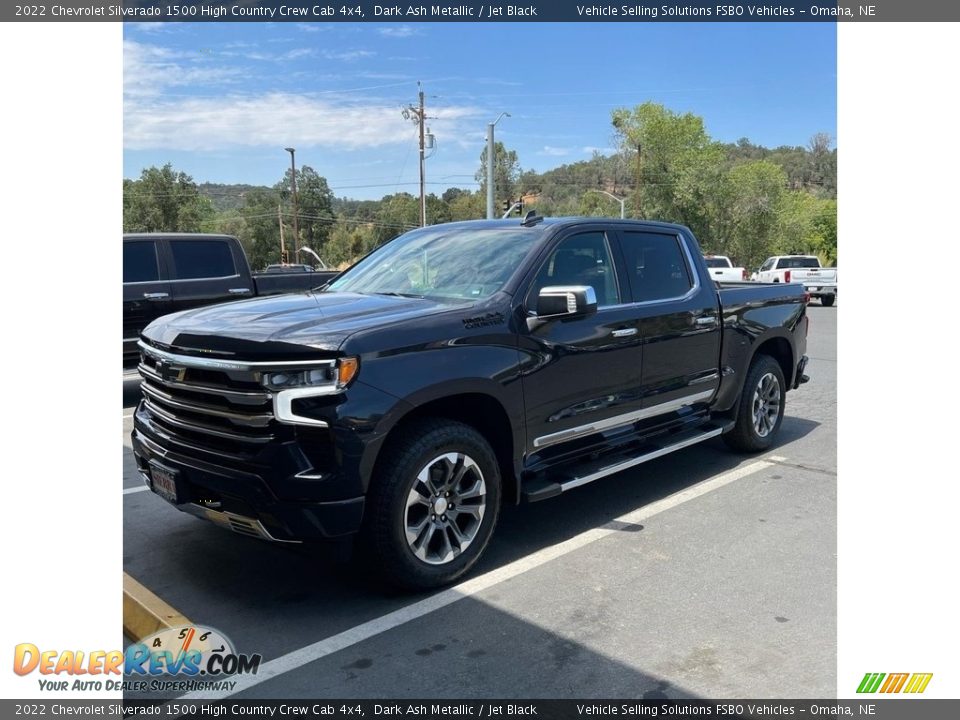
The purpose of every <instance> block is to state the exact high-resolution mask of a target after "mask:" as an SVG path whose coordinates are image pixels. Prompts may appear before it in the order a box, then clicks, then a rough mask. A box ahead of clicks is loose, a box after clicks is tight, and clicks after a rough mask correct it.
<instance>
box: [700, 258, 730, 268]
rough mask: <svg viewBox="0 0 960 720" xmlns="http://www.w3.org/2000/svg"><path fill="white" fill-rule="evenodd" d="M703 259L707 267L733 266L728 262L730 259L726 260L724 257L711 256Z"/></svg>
mask: <svg viewBox="0 0 960 720" xmlns="http://www.w3.org/2000/svg"><path fill="white" fill-rule="evenodd" d="M703 261H704V262H705V263H706V264H707V267H708V268H728V267H733V265H731V264H730V261H729V260H727V259H726V258H720V257H711V258H704V259H703Z"/></svg>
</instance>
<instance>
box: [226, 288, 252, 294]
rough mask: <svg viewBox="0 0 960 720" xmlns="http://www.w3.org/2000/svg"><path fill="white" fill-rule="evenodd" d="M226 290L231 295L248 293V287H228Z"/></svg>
mask: <svg viewBox="0 0 960 720" xmlns="http://www.w3.org/2000/svg"><path fill="white" fill-rule="evenodd" d="M227 292H228V293H230V294H231V295H249V294H250V288H230V289H229V290H227Z"/></svg>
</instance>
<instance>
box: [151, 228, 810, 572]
mask: <svg viewBox="0 0 960 720" xmlns="http://www.w3.org/2000/svg"><path fill="white" fill-rule="evenodd" d="M806 333H807V315H806V296H805V292H804V289H803V287H802V286H800V285H788V284H778V285H758V284H754V283H744V284H732V285H730V286H726V285H723V286H720V285H717V284H716V283H714V281H713V280H712V279H711V277H710V274H709V272H708V270H707V267H706V265H705V264H704V261H703V257H702V255H701V253H700V249H699V247H698V245H697V242H696V240H695V239H694V237H693V235H692V234H691V233H690V231H689V230H687V229H686V228H684V227H681V226H677V225H667V224H661V223H653V222H642V221H617V220H598V219H589V218H577V219H555V220H543V218H538V217H529V216H528V218H527V219H525V220H524V221H522V222H521V221H520V220H499V221H473V222H464V223H452V224H447V225H436V226H433V227H426V228H421V229H417V230H413V231H411V232H408V233H406V234H405V235H402V236H400V237H399V238H397V239H395V240H393V241H392V242H390V243H388V244H386V245H384V246H382V247H380V248H379V249H377V250H376V251H374V252H373V253H372V254H370V255H368V256H367V257H366V258H364V259H363V260H361V261H360V262H359V263H357V264H356V265H355V266H353V267H352V268H351V269H349V270H347V271H346V272H344V273H343V274H342V275H341V276H340V277H338V278H337V279H336V280H335V281H334V282H332V283H331V284H330V285H329V286H328V287H327V288H325V289H324V290H322V291H314V292H305V293H301V294H291V295H282V296H277V297H271V298H263V299H257V300H246V301H240V302H235V303H229V304H226V305H220V306H216V307H210V308H201V309H196V310H189V311H186V312H181V313H177V314H174V315H170V316H167V317H164V318H161V319H159V320H157V321H155V322H154V323H152V324H151V325H150V326H149V327H147V328H146V329H145V330H144V332H143V334H142V338H141V341H140V351H141V363H140V372H141V374H142V375H143V382H142V385H141V387H142V389H143V394H144V397H143V399H142V401H141V402H140V405H139V406H138V407H137V410H136V413H135V416H134V431H133V448H134V453H135V456H136V461H137V464H138V467H139V470H140V473H141V475H142V476H143V479H144V481H145V482H146V483H148V484H149V485H150V487H151V488H152V489H153V490H154V491H155V492H156V493H157V494H159V495H161V496H162V497H164V498H165V499H167V500H168V501H170V502H171V503H173V504H174V505H176V506H177V507H178V508H179V509H181V510H184V511H187V512H190V513H193V514H195V515H198V516H200V517H203V518H206V519H209V520H212V521H214V522H216V523H218V524H220V525H223V526H224V527H227V528H230V529H232V530H234V531H236V532H239V533H243V534H246V535H253V536H257V537H260V538H264V539H267V540H273V541H279V542H302V541H309V540H316V539H324V538H338V537H344V536H349V535H350V534H353V533H357V532H359V533H360V536H359V540H360V548H361V549H362V550H364V552H365V553H366V554H367V555H368V556H369V557H370V558H372V560H373V562H374V563H375V566H376V567H377V568H378V569H379V570H380V571H381V572H382V573H383V575H384V577H386V578H387V579H389V580H390V581H392V582H393V583H396V584H399V585H403V586H407V587H413V588H425V587H433V586H438V585H442V584H445V583H449V582H451V581H452V580H454V579H455V578H457V577H459V576H460V575H462V574H463V573H464V572H465V571H466V570H467V569H468V568H470V567H471V565H473V563H474V562H475V561H476V560H477V558H478V557H479V556H480V554H481V553H482V552H483V550H484V547H485V546H486V545H487V542H488V541H489V539H490V536H491V534H492V533H493V530H494V526H495V525H496V522H497V516H498V513H499V509H500V505H501V502H509V503H517V502H530V501H536V500H543V499H546V498H549V497H552V496H555V495H558V494H559V493H562V492H564V491H567V490H569V489H571V488H575V487H577V486H579V485H583V484H584V483H588V482H590V481H592V480H596V479H598V478H601V477H603V476H606V475H611V474H613V473H616V472H617V471H620V470H623V469H626V468H628V467H631V466H634V465H638V464H639V463H642V462H644V461H646V460H650V459H652V458H656V457H660V456H662V455H665V454H667V453H669V452H672V451H674V450H678V449H680V448H683V447H687V446H689V445H693V444H694V443H698V442H700V441H703V440H706V439H708V438H712V437H715V436H718V435H723V437H724V438H726V439H727V441H728V443H729V444H730V445H731V446H732V447H734V448H736V449H738V450H743V451H759V450H763V449H765V448H767V447H769V446H770V445H771V443H772V442H773V441H774V438H775V437H776V435H777V432H778V430H779V428H780V424H781V421H782V420H783V413H784V407H785V406H784V401H785V396H786V393H787V391H789V390H791V389H795V388H797V387H798V386H799V385H800V383H802V382H804V381H805V380H806V376H805V375H804V367H805V365H806V360H807V359H806V356H805V355H804V351H805V348H806Z"/></svg>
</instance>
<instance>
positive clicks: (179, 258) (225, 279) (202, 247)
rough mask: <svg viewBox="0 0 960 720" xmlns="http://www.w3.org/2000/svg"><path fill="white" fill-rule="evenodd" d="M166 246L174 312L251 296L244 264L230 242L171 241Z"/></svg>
mask: <svg viewBox="0 0 960 720" xmlns="http://www.w3.org/2000/svg"><path fill="white" fill-rule="evenodd" d="M166 245H167V253H168V256H169V264H170V279H171V287H172V290H173V307H174V310H175V311H180V310H189V309H190V308H195V307H201V306H203V305H211V304H213V303H219V302H227V301H230V300H239V299H241V298H245V297H251V296H252V295H253V281H252V279H251V278H250V277H249V275H248V274H247V273H246V272H245V269H246V264H245V263H246V260H245V258H243V257H242V256H241V257H238V254H239V253H240V252H241V250H240V248H239V246H238V245H237V243H236V242H233V241H232V240H231V239H230V238H225V237H224V238H217V237H214V238H190V237H185V238H174V237H171V238H168V239H167V241H166ZM242 270H244V271H243V272H242Z"/></svg>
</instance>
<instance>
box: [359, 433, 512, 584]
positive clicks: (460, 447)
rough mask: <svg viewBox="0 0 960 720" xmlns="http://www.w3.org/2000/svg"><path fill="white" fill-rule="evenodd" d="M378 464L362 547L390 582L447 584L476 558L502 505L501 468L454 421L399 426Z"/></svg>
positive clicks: (479, 439) (480, 439) (478, 437)
mask: <svg viewBox="0 0 960 720" xmlns="http://www.w3.org/2000/svg"><path fill="white" fill-rule="evenodd" d="M384 453H385V454H384V457H383V458H382V460H381V461H380V462H378V471H377V476H376V477H375V478H374V479H373V483H372V485H371V488H370V493H369V496H368V505H367V510H368V512H367V514H366V517H365V518H364V523H365V528H364V532H365V540H366V541H367V542H366V545H367V547H368V549H369V551H370V553H371V554H372V556H373V559H374V561H375V562H376V564H377V566H378V567H379V569H380V570H381V572H382V574H383V577H384V578H385V579H386V580H387V581H388V582H390V583H391V584H394V585H399V586H401V587H406V588H411V589H426V588H433V587H437V586H440V585H446V584H448V583H450V582H452V581H454V580H455V579H456V578H458V577H460V576H461V575H463V574H464V573H465V572H467V571H468V570H469V569H470V568H471V567H472V566H473V565H474V563H476V561H477V560H478V559H479V558H480V555H481V554H482V553H483V551H484V549H485V548H486V546H487V543H488V542H489V540H490V537H491V535H492V534H493V529H494V527H495V525H496V523H497V516H498V514H499V509H500V485H501V483H500V471H499V468H498V465H497V460H496V456H495V455H494V453H493V450H492V449H491V447H490V445H489V443H487V441H486V440H485V439H484V437H483V436H482V435H481V434H480V433H479V432H477V431H476V430H475V429H474V428H472V427H470V426H469V425H464V424H463V423H459V422H455V421H451V420H439V419H430V420H423V421H418V422H416V423H415V424H413V425H411V426H410V427H409V428H405V429H403V430H401V431H400V434H399V435H397V436H396V437H395V438H393V439H392V441H391V442H390V445H389V447H388V448H387V449H386V450H385V451H384Z"/></svg>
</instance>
